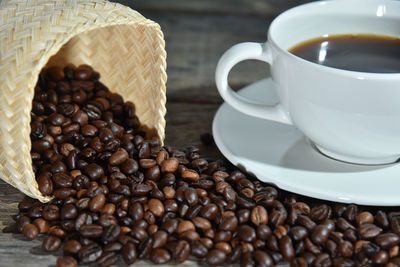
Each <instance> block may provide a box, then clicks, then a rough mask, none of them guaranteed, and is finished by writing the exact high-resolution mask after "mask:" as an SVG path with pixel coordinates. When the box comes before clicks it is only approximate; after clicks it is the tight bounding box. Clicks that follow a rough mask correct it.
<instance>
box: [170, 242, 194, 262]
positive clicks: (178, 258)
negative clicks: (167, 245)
mask: <svg viewBox="0 0 400 267" xmlns="http://www.w3.org/2000/svg"><path fill="white" fill-rule="evenodd" d="M190 250H191V248H190V244H189V242H187V241H186V240H179V241H178V242H177V243H176V246H175V249H174V250H173V259H174V260H175V262H177V263H182V262H184V261H186V259H187V258H188V257H189V255H190Z"/></svg>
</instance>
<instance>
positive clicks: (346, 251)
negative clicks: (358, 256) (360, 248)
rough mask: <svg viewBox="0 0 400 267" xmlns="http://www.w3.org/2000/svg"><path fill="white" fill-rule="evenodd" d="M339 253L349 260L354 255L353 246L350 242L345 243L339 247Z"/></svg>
mask: <svg viewBox="0 0 400 267" xmlns="http://www.w3.org/2000/svg"><path fill="white" fill-rule="evenodd" d="M338 252H339V254H341V255H342V256H343V257H346V258H349V257H351V256H352V255H353V244H352V243H350V242H349V241H343V242H342V243H340V245H339V247H338Z"/></svg>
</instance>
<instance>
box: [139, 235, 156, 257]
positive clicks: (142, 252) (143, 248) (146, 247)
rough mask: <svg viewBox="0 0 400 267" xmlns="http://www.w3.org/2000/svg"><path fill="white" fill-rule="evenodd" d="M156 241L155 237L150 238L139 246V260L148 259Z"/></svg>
mask: <svg viewBox="0 0 400 267" xmlns="http://www.w3.org/2000/svg"><path fill="white" fill-rule="evenodd" d="M153 242H154V239H153V237H151V236H150V237H148V238H146V239H145V240H144V241H142V242H141V243H140V245H139V259H144V258H147V257H148V256H149V255H150V252H151V250H152V247H153Z"/></svg>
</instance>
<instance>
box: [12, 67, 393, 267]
mask: <svg viewBox="0 0 400 267" xmlns="http://www.w3.org/2000/svg"><path fill="white" fill-rule="evenodd" d="M99 77H100V76H99V74H98V73H97V72H95V71H94V70H93V69H92V68H91V67H90V66H86V65H82V66H79V67H77V68H75V67H73V66H71V65H68V66H67V67H65V68H64V69H61V68H57V67H52V68H50V69H46V70H44V71H43V72H42V73H41V74H40V79H39V82H38V84H37V86H36V88H35V96H34V99H33V103H32V112H31V117H32V121H31V129H32V131H31V140H32V151H31V152H32V153H31V155H32V162H33V169H34V171H35V175H36V177H37V182H38V186H39V190H40V192H42V194H43V195H46V196H54V199H53V200H52V201H51V202H50V203H47V204H42V203H39V202H37V201H34V200H26V201H22V202H21V203H20V204H19V214H18V215H16V216H15V219H16V223H17V228H18V230H19V231H21V232H22V233H23V234H24V236H25V237H26V238H27V239H29V240H32V239H35V238H37V236H38V235H39V234H44V235H46V236H45V238H44V240H43V243H42V249H43V250H45V251H48V252H55V251H58V250H59V249H60V248H62V253H63V256H61V257H60V258H59V259H58V260H57V265H58V266H76V265H77V264H97V265H100V266H111V265H114V264H116V263H117V262H118V258H122V260H123V261H124V262H125V263H126V264H133V263H135V262H136V261H137V260H138V259H148V260H150V261H151V262H153V263H155V264H163V263H168V262H175V263H183V262H185V261H186V260H188V259H189V258H192V259H193V258H196V259H198V260H199V261H202V262H205V263H206V264H208V265H210V266H219V265H221V264H225V263H227V264H235V263H236V264H239V263H240V265H241V266H273V265H276V264H279V263H282V262H286V263H290V264H291V266H332V265H334V266H365V265H368V264H369V265H373V264H387V266H396V264H397V265H398V264H400V255H399V244H400V236H399V235H400V213H399V212H397V211H395V210H394V208H387V209H386V208H385V209H376V208H370V207H362V206H357V205H354V204H350V205H345V204H335V203H330V202H323V201H319V202H317V201H316V200H313V199H309V198H306V197H301V196H297V195H294V194H290V193H287V192H284V191H282V190H277V189H276V188H274V187H272V186H270V185H267V184H264V183H262V182H260V181H258V180H256V179H253V178H252V177H250V176H247V175H246V174H244V173H242V172H241V171H239V170H237V169H236V168H234V167H233V166H231V165H230V164H228V163H226V161H225V160H221V159H219V160H216V161H213V160H209V159H205V158H202V157H201V156H200V153H199V149H198V148H196V147H193V146H188V147H184V148H182V149H175V148H172V147H169V146H164V147H162V146H161V143H160V141H159V140H158V139H157V138H150V137H149V136H146V133H145V132H143V131H142V130H140V122H139V119H138V118H137V117H136V115H135V106H134V105H133V103H130V102H124V100H123V98H122V97H121V96H120V95H118V94H115V93H112V92H111V91H109V90H108V88H107V87H106V86H104V85H103V84H102V83H101V82H100V81H99ZM201 139H202V142H203V143H204V144H205V145H212V144H213V140H212V135H210V134H203V135H202V136H201Z"/></svg>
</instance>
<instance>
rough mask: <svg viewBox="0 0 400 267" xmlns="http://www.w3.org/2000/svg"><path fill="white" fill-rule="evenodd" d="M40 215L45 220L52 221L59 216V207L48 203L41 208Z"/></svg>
mask: <svg viewBox="0 0 400 267" xmlns="http://www.w3.org/2000/svg"><path fill="white" fill-rule="evenodd" d="M42 216H43V218H44V219H45V220H48V221H54V220H57V219H58V218H59V217H60V209H59V207H58V206H56V205H53V204H50V205H46V206H44V208H43V211H42Z"/></svg>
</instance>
